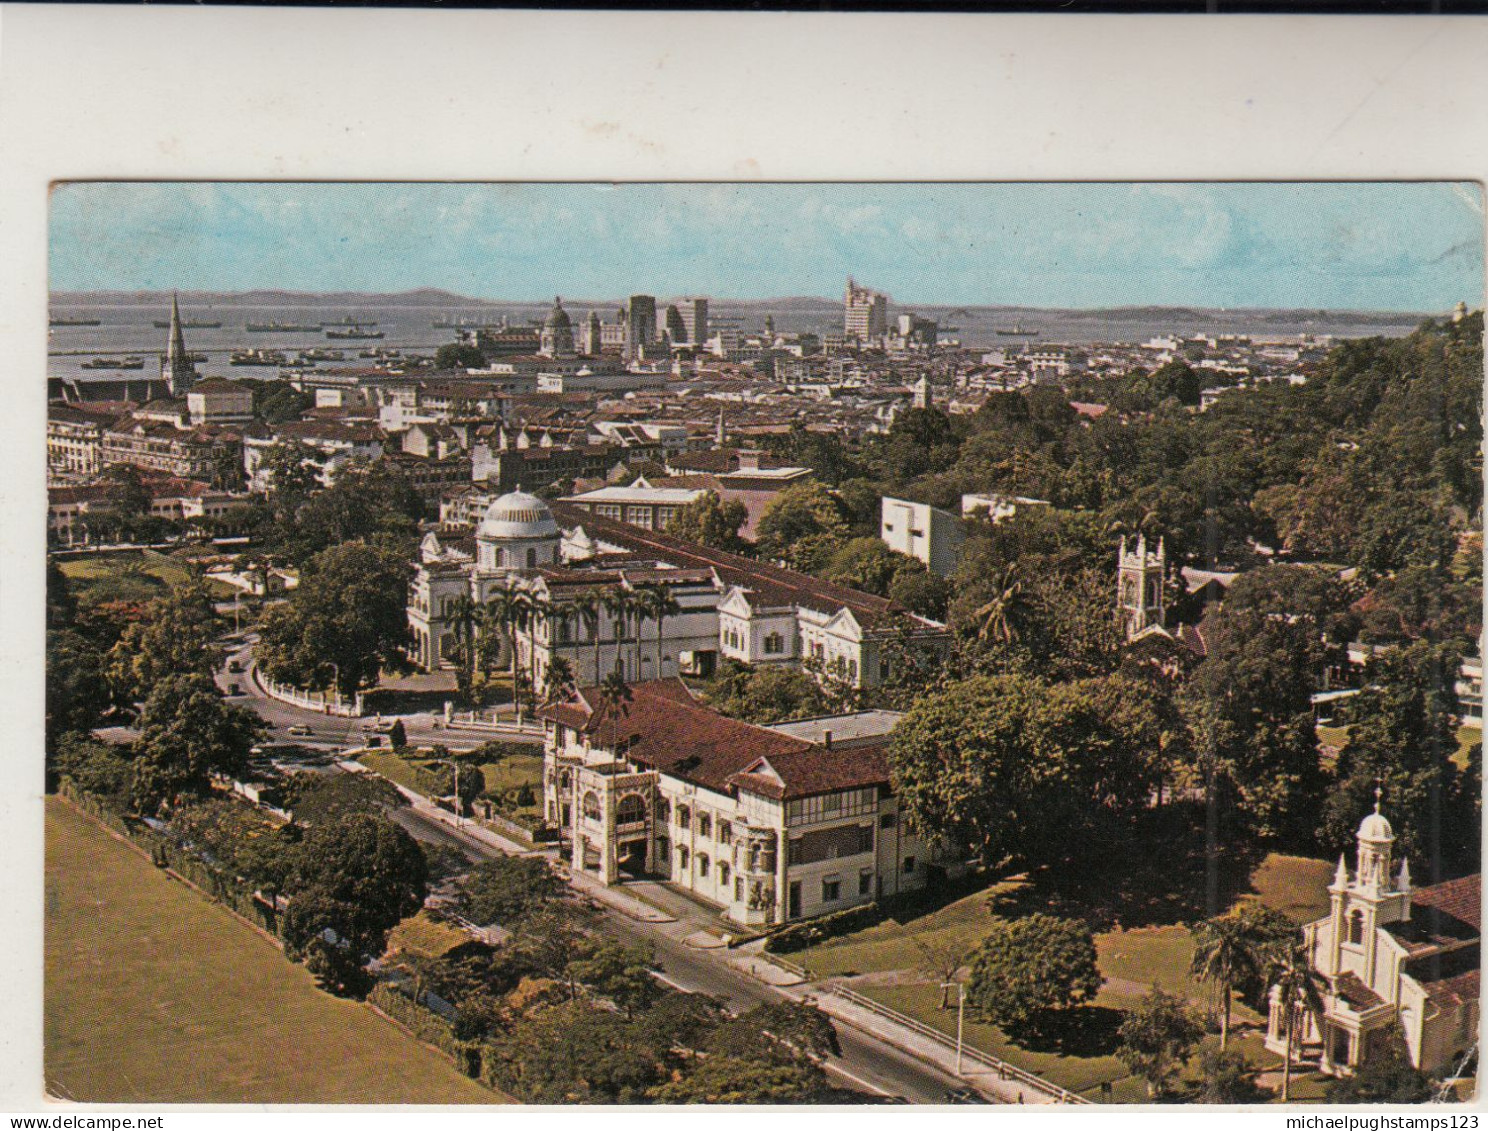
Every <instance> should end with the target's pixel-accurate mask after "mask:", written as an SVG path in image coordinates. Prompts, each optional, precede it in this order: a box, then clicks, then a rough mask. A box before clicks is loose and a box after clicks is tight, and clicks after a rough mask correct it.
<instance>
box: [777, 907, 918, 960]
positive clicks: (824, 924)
mask: <svg viewBox="0 0 1488 1131" xmlns="http://www.w3.org/2000/svg"><path fill="white" fill-rule="evenodd" d="M888 917H889V911H888V908H887V907H886V906H885V905H884V904H882V903H865V904H863V905H862V906H861V907H849V908H848V909H847V910H846V911H834V912H832V914H830V915H823V916H821V917H820V918H817V919H810V920H808V921H806V922H805V923H793V924H791V925H790V926H788V927H782V928H780V930H778V931H776V932H775V933H774V934H773V935H771V936H770V937H769V938H767V939H766V940H765V950H767V951H769V952H770V953H771V954H789V953H790V952H791V951H794V950H805V949H806V948H807V947H811V946H815V945H816V944H817V943H820V942H825V941H826V940H827V939H832V938H836V937H837V936H838V935H848V934H851V933H852V932H853V931H861V930H863V928H865V927H872V926H874V925H875V924H878V923H882V922H883V921H884V920H885V919H887V918H888Z"/></svg>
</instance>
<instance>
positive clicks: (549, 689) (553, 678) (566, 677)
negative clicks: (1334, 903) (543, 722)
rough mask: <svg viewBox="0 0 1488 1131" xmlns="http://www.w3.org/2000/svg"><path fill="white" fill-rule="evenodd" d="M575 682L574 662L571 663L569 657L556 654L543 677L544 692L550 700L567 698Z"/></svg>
mask: <svg viewBox="0 0 1488 1131" xmlns="http://www.w3.org/2000/svg"><path fill="white" fill-rule="evenodd" d="M575 683H576V681H575V679H574V670H573V664H571V663H569V660H568V657H567V656H554V657H553V662H552V663H550V664H549V665H548V670H547V673H546V674H545V675H544V677H543V685H544V686H543V694H544V695H545V696H546V697H547V699H548V700H549V701H550V702H551V701H552V700H555V699H564V698H567V696H568V695H569V694H570V693H571V692H572V691H573V689H574V686H575Z"/></svg>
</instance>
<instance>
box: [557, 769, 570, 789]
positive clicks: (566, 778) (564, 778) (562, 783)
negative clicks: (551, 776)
mask: <svg viewBox="0 0 1488 1131" xmlns="http://www.w3.org/2000/svg"><path fill="white" fill-rule="evenodd" d="M558 785H559V787H560V788H562V789H568V788H569V787H570V786H572V785H573V774H571V773H569V772H568V771H567V770H564V771H563V772H562V773H560V774H559V775H558Z"/></svg>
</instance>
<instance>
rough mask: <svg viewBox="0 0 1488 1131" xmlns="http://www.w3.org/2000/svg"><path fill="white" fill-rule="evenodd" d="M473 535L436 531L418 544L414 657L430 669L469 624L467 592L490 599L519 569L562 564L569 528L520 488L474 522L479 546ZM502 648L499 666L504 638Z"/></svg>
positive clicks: (474, 598) (411, 608) (480, 601)
mask: <svg viewBox="0 0 1488 1131" xmlns="http://www.w3.org/2000/svg"><path fill="white" fill-rule="evenodd" d="M471 541H472V540H471V539H470V538H469V537H468V536H467V537H466V538H464V539H458V538H453V539H452V538H448V537H441V536H440V535H438V534H433V533H431V534H428V535H425V537H424V540H423V543H422V545H421V546H420V550H419V559H420V560H419V568H418V571H417V572H416V573H415V574H414V578H413V582H412V584H411V586H410V595H409V602H408V628H409V631H410V633H411V634H412V636H413V641H414V644H413V648H412V651H411V658H412V659H413V660H414V661H415V662H416V663H417V664H418V665H419V666H420V667H423V668H424V669H426V670H429V671H433V670H434V669H436V668H439V667H442V666H444V665H446V664H449V663H451V662H453V660H454V658H455V655H454V648H455V644H456V641H457V639H458V638H459V635H460V634H461V633H462V632H463V631H464V628H463V625H462V624H461V623H460V622H461V609H462V608H464V607H465V606H464V602H463V601H462V598H464V599H467V600H468V601H469V602H471V603H472V604H473V605H475V606H477V607H478V606H481V605H484V604H486V603H487V602H488V601H489V600H490V598H491V594H492V593H494V592H495V591H496V590H498V589H505V588H507V587H508V586H510V585H512V584H514V583H515V581H516V577H517V575H518V574H519V573H520V572H522V571H526V570H535V569H544V568H546V569H552V568H556V567H557V566H558V565H559V564H560V563H561V560H562V554H561V552H560V549H561V544H562V541H563V531H562V530H561V529H560V528H559V526H558V523H557V521H556V520H555V519H554V518H553V512H552V510H551V509H549V507H548V504H547V503H545V502H543V501H542V500H541V499H539V498H538V497H537V496H536V495H529V494H527V492H525V491H523V490H522V489H521V488H520V487H519V488H518V489H517V490H515V491H512V492H510V493H508V494H505V495H502V496H500V497H499V498H496V499H493V500H492V501H491V504H490V505H489V506H488V507H487V508H486V511H485V514H484V515H483V516H482V517H481V521H480V525H479V526H477V527H476V531H475V537H474V539H473V542H474V545H471ZM462 542H463V545H462ZM472 559H474V560H473V561H472ZM500 653H501V654H500V655H498V656H497V657H496V661H495V662H496V663H497V664H498V665H499V664H503V663H505V662H506V657H505V647H504V645H503V646H502V648H501V649H500Z"/></svg>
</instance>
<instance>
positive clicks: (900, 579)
mask: <svg viewBox="0 0 1488 1131" xmlns="http://www.w3.org/2000/svg"><path fill="white" fill-rule="evenodd" d="M888 597H889V600H891V601H893V602H894V603H895V604H896V605H902V606H904V607H905V608H906V609H908V610H909V611H910V612H912V613H918V614H919V615H920V616H922V617H929V618H930V619H931V620H938V621H944V620H945V618H946V607H947V604H948V603H949V601H950V599H951V585H950V583H949V582H948V581H946V579H945V578H943V577H936V576H935V574H933V573H931V572H930V571H929V570H927V569H918V570H916V569H901V570H900V571H899V572H898V573H896V574H894V580H893V581H892V582H890V583H889V592H888Z"/></svg>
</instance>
